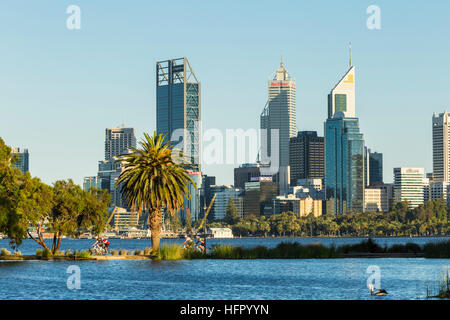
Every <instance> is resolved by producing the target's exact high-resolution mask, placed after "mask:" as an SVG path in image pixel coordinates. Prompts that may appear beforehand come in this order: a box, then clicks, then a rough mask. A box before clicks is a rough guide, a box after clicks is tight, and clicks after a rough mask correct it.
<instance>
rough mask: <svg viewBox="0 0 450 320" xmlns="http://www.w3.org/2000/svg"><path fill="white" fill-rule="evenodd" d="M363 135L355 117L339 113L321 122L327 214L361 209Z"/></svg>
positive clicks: (360, 210) (362, 205)
mask: <svg viewBox="0 0 450 320" xmlns="http://www.w3.org/2000/svg"><path fill="white" fill-rule="evenodd" d="M364 157H365V153H364V137H363V134H362V133H360V132H359V121H358V118H345V117H344V115H343V113H337V114H335V116H334V118H331V119H327V121H326V123H325V159H326V161H325V190H326V197H327V213H332V214H344V213H346V212H347V211H348V210H356V211H359V212H362V211H363V209H364V188H365V181H364V176H365V168H364V163H365V161H364Z"/></svg>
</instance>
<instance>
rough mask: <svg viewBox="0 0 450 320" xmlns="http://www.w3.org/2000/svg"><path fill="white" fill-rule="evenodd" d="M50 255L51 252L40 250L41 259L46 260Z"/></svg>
mask: <svg viewBox="0 0 450 320" xmlns="http://www.w3.org/2000/svg"><path fill="white" fill-rule="evenodd" d="M51 255H52V252H51V251H50V250H48V249H43V250H42V258H48V257H50V256H51Z"/></svg>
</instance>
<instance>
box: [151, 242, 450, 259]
mask: <svg viewBox="0 0 450 320" xmlns="http://www.w3.org/2000/svg"><path fill="white" fill-rule="evenodd" d="M352 256H355V257H357V256H367V257H371V256H373V257H422V256H423V257H426V258H450V241H446V242H440V243H428V244H426V245H424V246H423V247H422V246H419V245H418V244H415V243H407V244H404V245H400V244H395V245H392V246H390V247H381V246H380V245H378V244H377V243H375V242H374V241H373V240H372V239H369V240H365V241H362V242H360V243H358V244H353V245H342V246H339V247H335V246H330V247H327V246H324V245H323V244H320V243H317V244H307V245H302V244H300V243H298V242H282V243H280V244H278V245H277V246H276V247H274V248H267V247H265V246H257V247H254V248H244V247H241V246H236V247H233V246H231V245H216V246H213V248H212V250H211V251H210V252H208V253H206V254H204V253H202V252H199V251H197V250H193V249H183V248H182V247H181V246H179V245H175V244H172V245H165V246H163V247H162V248H161V250H160V253H159V255H158V259H161V260H182V259H330V258H345V257H352Z"/></svg>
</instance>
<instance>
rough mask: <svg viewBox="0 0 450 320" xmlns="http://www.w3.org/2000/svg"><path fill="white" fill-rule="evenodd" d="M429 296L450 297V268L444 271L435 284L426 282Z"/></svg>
mask: <svg viewBox="0 0 450 320" xmlns="http://www.w3.org/2000/svg"><path fill="white" fill-rule="evenodd" d="M426 290H427V298H440V299H448V298H450V269H449V267H448V266H447V269H446V270H444V271H442V273H441V278H440V279H439V280H438V281H436V285H435V286H430V284H429V283H427V284H426Z"/></svg>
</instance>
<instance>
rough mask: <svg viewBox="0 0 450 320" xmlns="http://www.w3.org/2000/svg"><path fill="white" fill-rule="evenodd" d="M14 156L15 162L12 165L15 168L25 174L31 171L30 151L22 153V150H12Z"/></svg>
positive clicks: (26, 150) (25, 150)
mask: <svg viewBox="0 0 450 320" xmlns="http://www.w3.org/2000/svg"><path fill="white" fill-rule="evenodd" d="M11 154H12V156H15V161H14V163H13V164H12V167H13V168H16V169H19V170H20V171H22V172H23V173H25V172H28V171H30V154H29V153H28V149H24V150H23V151H20V148H12V150H11Z"/></svg>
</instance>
